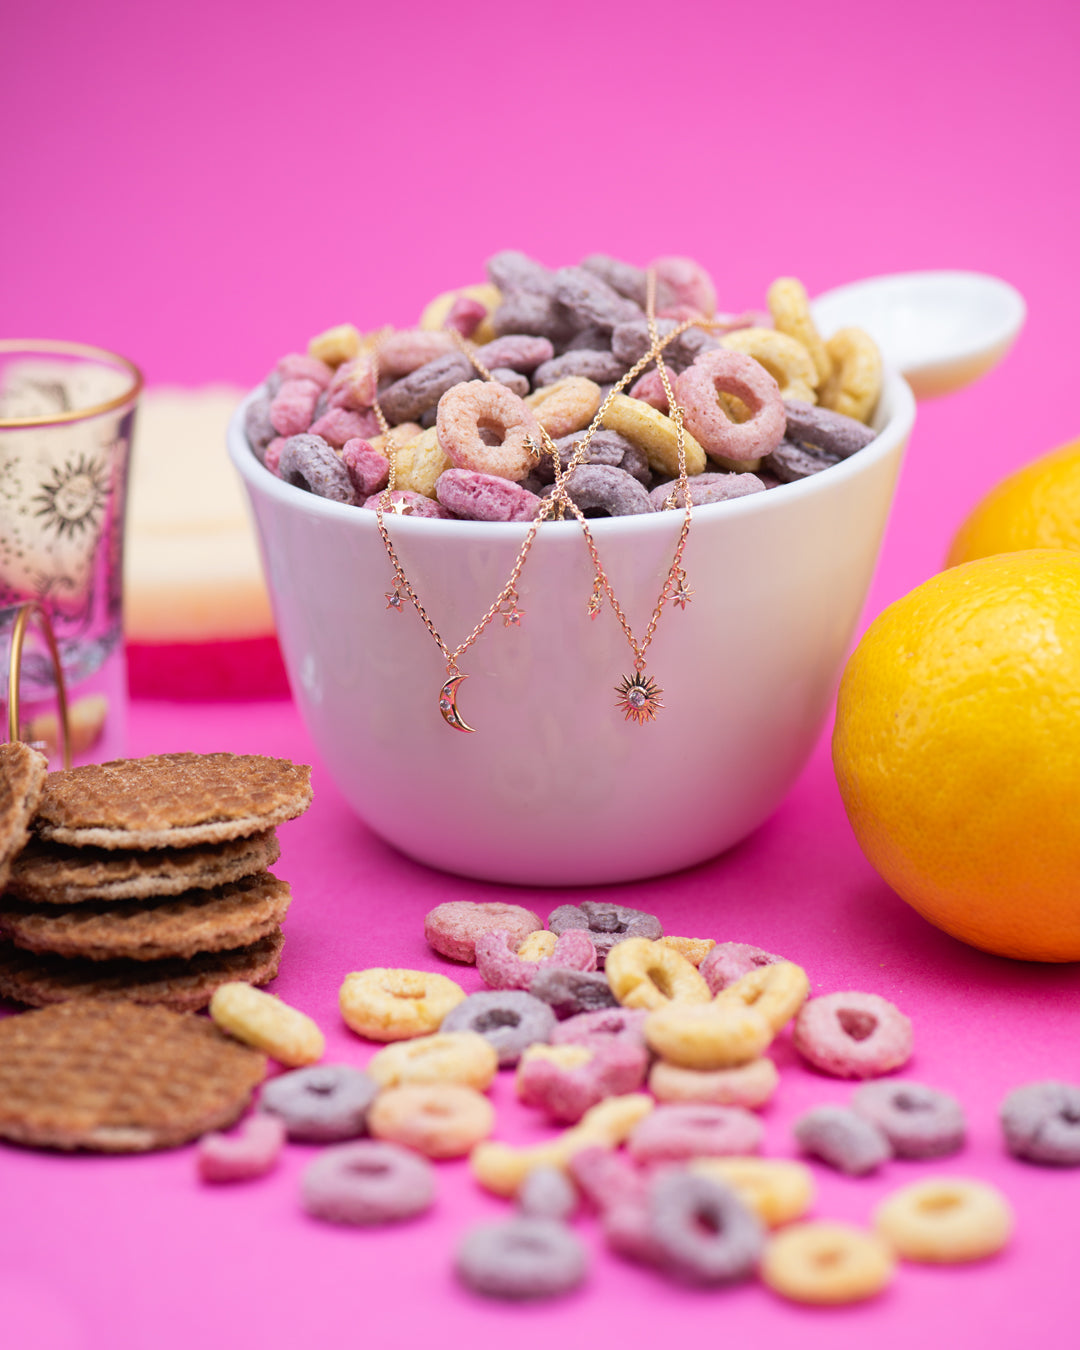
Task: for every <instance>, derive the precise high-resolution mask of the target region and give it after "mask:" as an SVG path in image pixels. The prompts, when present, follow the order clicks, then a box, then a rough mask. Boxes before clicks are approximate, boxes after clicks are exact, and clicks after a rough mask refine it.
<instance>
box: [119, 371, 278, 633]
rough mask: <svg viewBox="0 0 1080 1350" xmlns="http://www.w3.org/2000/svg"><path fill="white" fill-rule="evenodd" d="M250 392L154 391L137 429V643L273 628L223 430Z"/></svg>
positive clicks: (130, 621) (133, 605)
mask: <svg viewBox="0 0 1080 1350" xmlns="http://www.w3.org/2000/svg"><path fill="white" fill-rule="evenodd" d="M242 397H243V391H242V390H240V389H234V388H230V387H227V386H220V385H219V386H209V387H207V388H204V389H191V390H184V389H169V388H158V389H148V390H147V391H146V392H145V393H144V395H143V398H142V401H141V403H140V405H139V411H138V414H137V416H136V422H135V445H134V453H133V455H132V463H131V495H130V501H129V503H128V522H127V539H126V545H125V551H126V556H125V566H124V629H125V633H126V635H127V638H128V641H129V642H134V643H176V642H190V643H199V642H219V641H229V640H235V639H238V638H251V637H261V636H264V635H266V634H269V633H272V632H273V631H274V622H273V618H272V616H271V612H270V602H269V600H268V598H267V594H266V586H265V584H264V582H263V577H262V567H261V564H260V562H259V552H258V546H257V544H256V542H255V533H254V529H253V526H252V524H251V521H250V518H249V516H248V511H247V506H246V503H245V500H244V494H243V490H242V488H241V486H240V480H239V478H238V476H237V474H236V470H235V469H234V468H233V466H232V464H231V463H230V462H229V458H228V455H227V454H226V453H225V431H226V427H227V425H228V421H229V418H230V416H231V415H232V413H233V412H234V410H235V409H236V405H237V404H238V403H239V402H240V400H241V398H242Z"/></svg>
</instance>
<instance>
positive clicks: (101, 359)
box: [0, 338, 143, 431]
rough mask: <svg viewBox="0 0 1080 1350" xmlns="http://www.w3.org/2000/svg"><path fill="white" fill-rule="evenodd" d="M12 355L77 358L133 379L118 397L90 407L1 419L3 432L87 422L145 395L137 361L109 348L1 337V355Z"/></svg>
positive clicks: (46, 339) (46, 340)
mask: <svg viewBox="0 0 1080 1350" xmlns="http://www.w3.org/2000/svg"><path fill="white" fill-rule="evenodd" d="M11 352H25V353H26V354H27V356H33V355H43V356H76V357H82V359H83V360H85V361H95V362H97V364H98V365H105V366H112V367H113V368H114V369H118V370H123V371H126V372H127V373H128V374H129V375H130V376H131V386H130V388H128V389H125V390H124V391H123V393H121V394H117V396H116V397H115V398H110V399H108V400H107V401H106V402H105V403H94V404H91V405H90V406H89V407H87V408H76V409H74V410H73V411H72V412H65V413H50V414H49V415H48V416H47V417H9V418H4V417H0V431H12V430H15V429H22V428H25V427H53V426H59V425H61V424H62V423H64V422H85V421H86V420H87V419H88V418H91V417H100V416H101V415H102V414H103V413H109V412H115V411H116V410H117V409H119V408H124V407H126V406H127V405H128V404H129V403H134V402H135V400H136V399H137V398H138V397H139V394H140V393H141V392H142V387H143V375H142V371H141V370H140V369H139V367H138V366H137V365H136V364H135V362H134V361H129V360H128V358H127V357H126V356H121V355H120V354H119V353H118V352H111V351H109V350H108V349H107V348H106V347H91V346H89V345H88V344H87V343H84V342H55V341H53V340H52V339H51V338H0V355H4V354H5V353H11Z"/></svg>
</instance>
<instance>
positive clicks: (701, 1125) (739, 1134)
mask: <svg viewBox="0 0 1080 1350" xmlns="http://www.w3.org/2000/svg"><path fill="white" fill-rule="evenodd" d="M764 1133H765V1132H764V1128H763V1126H762V1124H761V1121H760V1120H759V1119H758V1117H757V1116H755V1115H754V1114H753V1113H752V1112H750V1111H747V1110H746V1109H745V1108H743V1107H741V1106H710V1105H708V1104H706V1103H704V1102H694V1103H685V1102H681V1103H678V1104H677V1105H665V1106H658V1107H656V1109H655V1110H654V1111H651V1112H650V1113H649V1115H647V1116H646V1117H645V1119H644V1120H643V1121H642V1122H641V1124H640V1125H638V1126H637V1127H636V1128H635V1129H634V1132H633V1134H631V1136H630V1138H629V1140H628V1141H627V1149H628V1151H629V1153H630V1156H631V1157H632V1158H633V1159H634V1161H635V1162H639V1163H657V1162H683V1161H685V1160H686V1159H687V1158H716V1157H724V1156H728V1157H738V1156H741V1155H745V1154H748V1153H756V1152H757V1151H758V1149H759V1148H760V1147H761V1140H762V1138H763V1136H764Z"/></svg>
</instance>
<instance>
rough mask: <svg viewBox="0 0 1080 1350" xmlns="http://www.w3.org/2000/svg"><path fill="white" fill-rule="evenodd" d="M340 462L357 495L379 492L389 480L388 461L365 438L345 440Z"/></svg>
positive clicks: (366, 495) (367, 495) (368, 495)
mask: <svg viewBox="0 0 1080 1350" xmlns="http://www.w3.org/2000/svg"><path fill="white" fill-rule="evenodd" d="M341 462H342V464H344V465H345V468H346V470H347V471H348V475H349V481H350V482H351V483H352V485H353V487H354V488H355V489H356V494H357V496H358V497H370V496H371V494H372V493H373V492H381V491H382V490H383V488H384V487H385V486H386V484H387V481H388V480H389V477H390V461H389V460H388V459H387V458H386V456H385V455H384V454H383V453H382V452H381V451H379V450H376V449H375V448H374V447H373V446H372V445H369V444H368V442H367V441H366V440H363V439H357V440H355V441H346V443H345V445H343V446H342V449H341Z"/></svg>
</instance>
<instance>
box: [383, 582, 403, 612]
mask: <svg viewBox="0 0 1080 1350" xmlns="http://www.w3.org/2000/svg"><path fill="white" fill-rule="evenodd" d="M383 594H384V595H385V596H386V608H387V609H396V610H397V612H398V613H399V614H400V613H401V612H402V606H403V605H404V603H405V597H404V596H403V595H402V594H401V592H400V591H399V590H398V588H397V587H396V586H395V587H394V589H393V590H392V591H384V592H383Z"/></svg>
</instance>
